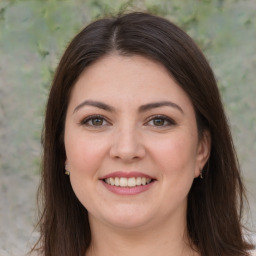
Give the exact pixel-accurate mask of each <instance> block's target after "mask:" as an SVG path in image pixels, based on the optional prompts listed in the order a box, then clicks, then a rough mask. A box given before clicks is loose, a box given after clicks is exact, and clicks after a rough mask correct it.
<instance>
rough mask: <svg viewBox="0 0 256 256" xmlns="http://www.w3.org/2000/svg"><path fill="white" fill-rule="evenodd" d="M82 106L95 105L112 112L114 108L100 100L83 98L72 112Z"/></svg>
mask: <svg viewBox="0 0 256 256" xmlns="http://www.w3.org/2000/svg"><path fill="white" fill-rule="evenodd" d="M84 106H92V107H97V108H101V109H103V110H106V111H109V112H114V108H113V107H111V106H109V105H107V104H105V103H103V102H100V101H94V100H85V101H83V102H82V103H80V104H79V105H78V106H77V107H76V108H75V109H74V111H73V113H75V112H77V111H78V110H79V109H80V108H82V107H84Z"/></svg>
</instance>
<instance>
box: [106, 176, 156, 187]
mask: <svg viewBox="0 0 256 256" xmlns="http://www.w3.org/2000/svg"><path fill="white" fill-rule="evenodd" d="M104 182H105V183H107V184H108V185H111V186H116V187H136V186H145V185H147V184H149V183H151V182H152V179H150V178H146V177H130V178H126V177H110V178H106V179H104Z"/></svg>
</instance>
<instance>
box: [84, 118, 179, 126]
mask: <svg viewBox="0 0 256 256" xmlns="http://www.w3.org/2000/svg"><path fill="white" fill-rule="evenodd" d="M95 119H100V120H102V122H103V123H104V122H106V123H105V124H100V125H94V124H92V123H90V122H92V121H93V120H95ZM155 120H161V121H164V124H163V125H159V126H158V125H155V124H150V122H152V121H155ZM80 124H81V125H84V126H89V127H93V128H100V127H102V126H106V125H108V124H110V122H109V121H108V120H106V118H105V117H104V116H102V115H91V116H88V117H86V118H84V119H83V120H82V121H81V122H80ZM145 125H148V126H153V127H157V128H163V127H167V126H172V125H176V122H175V121H174V120H173V119H171V118H170V117H167V116H165V115H156V116H151V117H150V118H149V119H148V120H147V121H146V122H145Z"/></svg>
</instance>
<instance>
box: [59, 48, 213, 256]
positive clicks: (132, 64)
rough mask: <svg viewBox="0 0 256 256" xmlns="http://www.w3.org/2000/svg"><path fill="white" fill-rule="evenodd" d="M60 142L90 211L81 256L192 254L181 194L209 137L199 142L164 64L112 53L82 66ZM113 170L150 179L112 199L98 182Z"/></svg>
mask: <svg viewBox="0 0 256 256" xmlns="http://www.w3.org/2000/svg"><path fill="white" fill-rule="evenodd" d="M85 101H86V102H87V103H86V104H85V103H84V102H85ZM88 101H89V103H88ZM92 101H93V102H95V101H97V102H100V103H104V104H106V105H107V106H108V107H109V108H110V109H106V106H105V105H104V108H105V109H103V108H102V105H99V104H98V103H97V106H95V104H94V103H93V104H91V102H92ZM167 101H168V102H171V103H172V104H169V105H164V106H158V107H156V106H153V107H152V106H151V108H149V107H148V108H145V107H144V108H143V109H142V107H141V106H144V105H147V104H150V103H156V102H158V103H159V102H167ZM83 103H84V104H83ZM174 104H175V105H174ZM92 105H93V106H92ZM92 115H100V116H101V117H96V118H95V116H94V117H93V118H94V119H90V118H89V119H88V117H90V116H92ZM165 118H166V120H165ZM64 140H65V148H66V155H67V159H66V164H67V167H66V168H67V169H68V170H69V171H70V181H71V184H72V187H73V190H74V192H75V194H76V196H77V197H78V199H79V200H80V202H81V203H82V204H83V205H84V206H85V207H86V209H87V210H88V213H89V221H90V226H91V232H92V244H91V247H90V249H89V251H88V252H87V254H86V255H144V256H145V255H148V256H149V255H197V254H195V252H194V251H193V250H192V249H191V247H190V246H189V245H188V239H187V237H186V209H187V195H188V193H189V190H190V187H191V185H192V182H193V180H194V178H197V177H198V176H199V173H200V169H202V168H203V166H204V164H205V162H206V161H207V159H208V157H209V151H210V138H209V136H208V135H207V136H203V139H201V140H200V141H199V138H198V131H197V125H196V118H195V111H194V109H193V106H192V103H191V101H190V99H189V97H188V96H187V94H186V93H185V92H184V91H183V90H182V88H181V87H180V86H179V85H178V84H177V83H176V82H175V81H174V80H173V78H172V77H171V76H170V74H169V73H168V72H167V70H166V69H165V67H164V66H162V65H161V64H160V63H158V62H155V61H152V60H150V59H147V58H145V57H141V56H136V55H135V56H121V55H118V54H117V53H113V54H110V55H107V56H104V57H103V58H101V59H100V60H98V61H97V62H95V63H93V64H92V65H91V66H89V67H88V68H86V69H85V70H84V72H83V73H82V74H81V76H80V77H79V79H78V81H77V82H76V84H75V85H74V87H73V89H72V93H71V97H70V102H69V105H68V110H67V116H66V123H65V137H64ZM116 171H122V172H126V173H129V172H132V171H136V172H141V173H143V174H145V175H149V176H151V177H153V178H154V182H153V183H152V184H151V186H150V188H149V189H148V190H146V191H144V192H141V193H138V194H135V195H119V194H116V193H113V192H111V191H109V190H108V189H107V188H106V186H105V185H104V183H103V181H102V180H101V179H102V177H104V176H105V175H108V174H109V173H112V172H116ZM152 231H154V232H152ZM106 234H107V235H106ZM160 248H161V249H160Z"/></svg>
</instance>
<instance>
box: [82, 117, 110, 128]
mask: <svg viewBox="0 0 256 256" xmlns="http://www.w3.org/2000/svg"><path fill="white" fill-rule="evenodd" d="M81 124H82V125H85V126H90V127H101V126H106V125H108V124H109V123H108V122H107V121H106V119H105V118H104V117H101V116H89V117H87V118H85V119H83V120H82V121H81Z"/></svg>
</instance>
